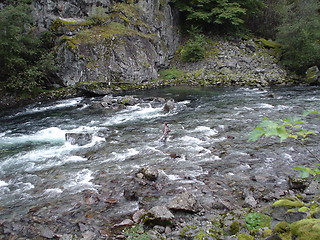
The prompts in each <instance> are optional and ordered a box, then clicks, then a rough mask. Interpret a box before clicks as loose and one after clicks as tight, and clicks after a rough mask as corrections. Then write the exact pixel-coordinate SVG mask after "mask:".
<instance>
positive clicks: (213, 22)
mask: <svg viewBox="0 0 320 240" xmlns="http://www.w3.org/2000/svg"><path fill="white" fill-rule="evenodd" d="M173 2H174V4H175V6H176V7H177V8H178V9H179V11H180V12H181V13H182V17H183V19H184V20H185V21H186V23H187V25H189V26H190V25H195V26H202V27H207V28H209V27H210V28H211V27H214V28H216V29H219V30H222V31H223V32H230V31H233V32H234V31H237V30H239V29H241V27H243V25H244V24H245V20H246V19H247V18H248V17H249V16H251V15H253V14H255V13H256V12H257V11H259V9H261V8H262V7H263V6H264V5H263V3H262V1H260V0H190V1H185V0H173Z"/></svg>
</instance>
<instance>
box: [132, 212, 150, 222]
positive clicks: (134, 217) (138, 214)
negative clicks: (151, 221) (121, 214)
mask: <svg viewBox="0 0 320 240" xmlns="http://www.w3.org/2000/svg"><path fill="white" fill-rule="evenodd" d="M146 213H147V212H146V210H144V209H139V210H138V211H136V212H135V213H134V214H133V215H132V220H133V221H134V222H135V223H139V222H140V221H141V218H142V216H143V215H144V214H146Z"/></svg>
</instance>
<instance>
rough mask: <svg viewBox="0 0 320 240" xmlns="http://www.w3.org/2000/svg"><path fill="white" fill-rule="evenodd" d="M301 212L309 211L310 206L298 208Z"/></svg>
mask: <svg viewBox="0 0 320 240" xmlns="http://www.w3.org/2000/svg"><path fill="white" fill-rule="evenodd" d="M298 211H299V212H308V211H309V208H307V207H301V208H299V209H298Z"/></svg>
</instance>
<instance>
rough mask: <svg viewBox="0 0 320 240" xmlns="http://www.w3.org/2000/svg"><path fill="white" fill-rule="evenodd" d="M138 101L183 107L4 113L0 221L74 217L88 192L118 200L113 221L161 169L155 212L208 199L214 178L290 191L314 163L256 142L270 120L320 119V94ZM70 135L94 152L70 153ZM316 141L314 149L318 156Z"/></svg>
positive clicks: (86, 103)
mask: <svg viewBox="0 0 320 240" xmlns="http://www.w3.org/2000/svg"><path fill="white" fill-rule="evenodd" d="M134 94H135V95H136V96H139V97H141V98H147V97H148V98H151V97H164V98H166V99H169V98H172V99H174V100H175V102H176V108H175V109H174V110H173V111H171V112H169V113H166V112H164V111H163V110H162V107H163V103H160V102H151V101H150V102H144V103H139V104H136V105H134V106H128V107H126V108H124V109H121V110H108V109H101V108H94V107H92V104H93V103H94V102H99V101H100V100H101V98H90V99H89V98H73V99H67V100H61V101H56V102H52V103H45V104H41V103H38V104H34V105H30V106H27V107H24V108H21V109H15V110H12V111H11V112H6V113H2V114H1V117H0V124H1V125H0V146H1V150H0V208H1V212H0V219H2V220H3V219H10V218H18V217H19V216H22V215H24V214H26V213H27V212H28V211H30V208H32V207H35V206H39V205H45V204H50V206H55V207H56V209H63V210H61V212H63V211H67V210H68V209H71V208H72V206H73V205H74V204H75V203H77V202H81V201H82V199H83V196H82V193H83V192H84V191H89V192H91V193H92V192H97V193H103V194H104V196H105V198H106V199H108V198H112V199H116V201H118V207H116V208H110V209H109V212H108V214H109V216H113V215H112V214H120V215H121V214H127V213H132V212H133V211H135V210H137V209H138V208H139V206H138V203H137V202H135V201H126V200H124V199H123V189H125V188H127V187H129V188H130V187H134V184H133V181H132V179H133V177H134V176H135V173H137V172H138V170H139V169H140V168H142V167H146V166H151V167H154V168H156V169H158V170H159V172H160V178H159V179H161V181H162V182H161V181H160V183H161V184H162V187H160V189H158V191H156V190H154V191H149V192H148V193H147V194H146V195H145V196H143V201H144V202H145V203H149V204H150V205H154V204H155V202H156V201H158V202H165V201H166V200H167V198H168V197H170V196H172V195H173V193H174V192H175V191H179V190H181V191H182V190H190V191H193V192H195V194H198V195H201V192H197V191H198V190H199V189H200V190H201V191H202V192H203V191H204V190H203V189H204V187H205V186H207V182H206V181H208V177H210V179H213V178H217V179H229V180H230V181H235V182H237V181H238V182H241V181H249V179H250V177H251V178H252V176H255V177H256V179H255V181H257V179H258V181H259V176H260V177H261V179H262V178H266V179H269V180H270V179H272V181H271V182H272V184H273V185H272V186H273V187H274V186H275V187H276V186H283V185H285V182H286V178H287V176H288V174H290V173H292V172H294V171H293V170H292V169H291V168H292V167H293V166H297V165H302V164H309V163H310V162H312V161H313V159H312V157H311V155H310V154H309V153H308V152H307V151H305V150H304V149H303V148H301V147H300V146H299V145H297V144H291V143H289V142H284V143H281V144H279V143H275V142H276V140H272V139H271V140H262V141H258V142H256V143H249V142H248V141H247V137H248V133H249V132H250V131H251V130H252V129H253V128H254V127H255V126H256V124H257V123H258V122H259V121H260V120H262V119H263V118H264V117H269V118H272V119H277V118H285V117H288V116H294V115H300V114H301V113H302V112H303V111H304V110H307V109H318V110H319V103H320V88H318V87H281V88H270V89H266V90H261V89H257V88H253V89H251V88H190V87H172V88H164V89H158V90H152V91H148V92H136V93H134ZM309 120H310V122H312V123H313V124H310V125H309V128H311V129H313V130H315V131H319V119H309ZM164 122H168V123H169V127H170V128H171V132H170V134H169V139H168V141H167V142H166V144H164V143H161V142H159V138H160V137H161V135H162V133H161V129H162V127H163V123H164ZM68 132H80V133H82V132H89V133H93V135H94V137H93V139H92V142H90V143H88V144H87V145H84V146H78V145H71V144H70V143H69V142H67V141H66V140H65V133H68ZM315 139H318V138H317V136H315ZM270 142H271V143H273V144H271V143H270ZM316 142H317V141H309V142H306V144H307V145H308V146H309V148H310V150H312V151H313V152H314V153H315V154H317V153H319V151H320V147H319V146H318V144H317V143H316ZM205 177H206V178H205ZM248 184H249V183H248ZM210 196H211V195H210ZM119 206H120V207H119ZM52 211H53V210H52ZM55 211H56V213H57V212H59V211H58V210H55Z"/></svg>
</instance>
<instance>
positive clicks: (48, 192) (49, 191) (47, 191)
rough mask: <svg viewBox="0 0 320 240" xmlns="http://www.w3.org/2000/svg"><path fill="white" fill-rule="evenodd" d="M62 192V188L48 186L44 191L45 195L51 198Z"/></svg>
mask: <svg viewBox="0 0 320 240" xmlns="http://www.w3.org/2000/svg"><path fill="white" fill-rule="evenodd" d="M62 192H63V191H62V190H61V189H60V188H48V189H45V190H44V191H43V195H44V196H46V197H50V198H51V197H56V196H57V195H60V194H61V193H62Z"/></svg>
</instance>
